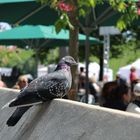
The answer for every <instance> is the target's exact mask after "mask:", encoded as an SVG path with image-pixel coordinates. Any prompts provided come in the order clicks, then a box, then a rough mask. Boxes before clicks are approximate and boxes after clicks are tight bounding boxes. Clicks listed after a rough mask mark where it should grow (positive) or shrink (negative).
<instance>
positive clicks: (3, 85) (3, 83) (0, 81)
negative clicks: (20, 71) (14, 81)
mask: <svg viewBox="0 0 140 140" xmlns="http://www.w3.org/2000/svg"><path fill="white" fill-rule="evenodd" d="M0 87H7V85H6V84H5V82H3V81H2V80H1V76H0Z"/></svg>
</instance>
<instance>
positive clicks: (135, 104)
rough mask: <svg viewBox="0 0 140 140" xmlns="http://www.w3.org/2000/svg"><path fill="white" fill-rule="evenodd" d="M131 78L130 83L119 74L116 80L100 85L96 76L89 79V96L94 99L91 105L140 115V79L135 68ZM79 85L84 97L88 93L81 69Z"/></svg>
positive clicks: (79, 92)
mask: <svg viewBox="0 0 140 140" xmlns="http://www.w3.org/2000/svg"><path fill="white" fill-rule="evenodd" d="M129 78H130V82H128V81H127V80H126V79H125V78H124V77H123V76H122V75H119V74H117V75H116V79H115V80H113V81H108V82H107V81H106V82H104V83H103V85H100V84H98V82H97V80H96V78H95V77H94V75H93V76H91V77H89V84H88V86H89V93H88V95H89V96H91V95H92V96H93V97H94V103H93V102H91V103H92V104H98V105H100V106H102V107H107V108H111V109H118V110H122V111H127V112H133V113H138V114H140V79H139V78H138V77H137V74H136V68H135V67H131V69H130V75H129ZM91 79H94V80H91ZM78 85H79V86H78V95H82V96H83V94H85V92H86V91H85V73H84V68H81V69H80V73H79V84H78ZM78 97H79V96H78ZM78 99H79V98H78Z"/></svg>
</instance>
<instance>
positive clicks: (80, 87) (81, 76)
mask: <svg viewBox="0 0 140 140" xmlns="http://www.w3.org/2000/svg"><path fill="white" fill-rule="evenodd" d="M85 78H86V74H85V70H84V67H80V73H79V76H78V93H79V94H80V93H81V94H82V95H83V94H85Z"/></svg>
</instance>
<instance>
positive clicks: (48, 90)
mask: <svg viewBox="0 0 140 140" xmlns="http://www.w3.org/2000/svg"><path fill="white" fill-rule="evenodd" d="M72 65H77V63H76V61H75V60H74V58H73V57H71V56H65V57H63V58H62V59H61V60H60V61H59V63H58V65H57V66H56V69H55V70H54V71H53V72H52V73H49V74H47V75H44V76H41V77H38V78H36V79H34V80H33V81H32V82H30V83H29V84H28V86H26V87H25V88H24V89H22V90H21V91H20V94H19V95H18V96H17V97H16V98H15V99H13V100H11V101H10V102H8V103H7V104H6V105H4V106H3V108H5V107H17V108H16V110H15V111H14V113H13V114H12V115H11V117H10V118H9V119H8V120H7V125H8V126H14V125H16V124H17V122H18V121H19V120H20V119H21V117H22V116H23V114H24V113H25V112H26V111H27V110H28V109H29V108H30V107H32V106H33V105H37V104H41V103H43V102H46V101H49V100H52V99H54V98H62V97H64V96H66V95H67V93H68V91H69V90H70V88H71V85H72V76H71V69H70V68H71V66H72Z"/></svg>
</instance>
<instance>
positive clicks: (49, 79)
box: [26, 71, 71, 94]
mask: <svg viewBox="0 0 140 140" xmlns="http://www.w3.org/2000/svg"><path fill="white" fill-rule="evenodd" d="M70 86H71V85H70V84H69V81H68V79H67V78H66V76H65V74H64V73H63V72H61V71H57V72H53V73H50V74H49V75H47V76H42V77H40V78H38V79H36V80H35V81H34V82H32V83H31V84H30V85H29V86H28V88H27V89H26V91H27V92H46V94H47V93H49V94H51V93H52V92H53V93H52V94H55V93H57V91H58V92H59V91H67V90H69V88H70Z"/></svg>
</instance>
